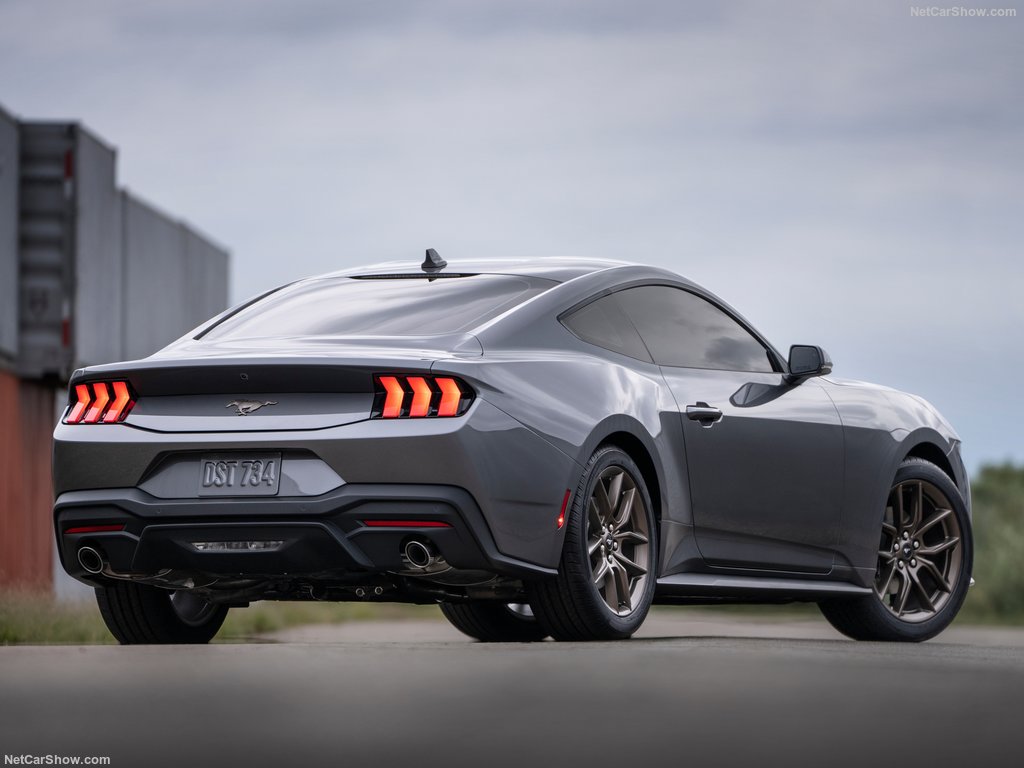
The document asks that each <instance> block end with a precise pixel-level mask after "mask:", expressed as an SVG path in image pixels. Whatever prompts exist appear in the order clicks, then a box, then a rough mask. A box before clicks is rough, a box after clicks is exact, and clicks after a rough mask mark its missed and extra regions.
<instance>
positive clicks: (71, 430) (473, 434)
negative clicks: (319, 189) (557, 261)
mask: <svg viewBox="0 0 1024 768" xmlns="http://www.w3.org/2000/svg"><path fill="white" fill-rule="evenodd" d="M459 280H461V282H458V281H459ZM473 281H475V282H473ZM553 285H554V283H553V282H551V281H548V280H539V279H530V278H524V277H521V276H507V275H477V274H475V275H465V276H460V277H459V278H450V277H449V278H445V279H444V280H438V279H436V278H435V279H433V280H431V279H430V278H428V277H426V276H408V275H407V276H402V277H399V276H395V275H388V276H366V275H363V276H359V277H350V276H341V277H334V278H329V279H322V280H317V281H304V282H302V283H298V284H294V285H293V286H288V287H287V288H285V289H282V291H281V292H278V293H276V294H271V296H269V297H267V298H264V299H263V300H262V301H260V302H257V303H256V304H253V305H250V306H248V307H245V308H243V309H242V310H241V311H239V312H235V313H228V314H227V315H225V316H223V317H222V318H220V319H219V320H218V321H217V322H216V323H214V324H212V325H211V326H208V327H206V328H204V329H201V330H200V331H199V332H198V333H196V334H194V335H192V336H189V337H186V338H185V339H183V340H182V341H180V342H178V343H176V344H175V345H172V347H169V348H168V349H166V350H164V351H163V352H161V353H160V354H158V355H156V356H154V357H152V358H149V359H147V360H143V361H137V362H132V363H124V364H117V365H109V366H100V367H95V368H89V369H84V370H81V371H78V372H76V374H75V376H74V377H73V379H72V381H71V386H70V392H69V401H68V406H67V408H66V410H65V413H64V415H63V418H62V420H61V423H60V424H59V425H58V426H57V429H56V431H55V434H54V439H55V444H54V482H55V489H56V493H57V499H56V503H55V507H54V515H55V527H56V534H57V541H58V546H59V551H60V557H61V562H62V564H63V566H64V568H65V569H66V570H67V571H68V572H69V573H70V574H72V575H73V576H75V577H76V578H79V579H80V580H82V581H85V582H87V583H90V584H94V585H98V586H102V585H104V584H108V583H110V582H111V580H131V581H135V582H141V583H144V584H153V585H158V586H165V587H170V588H173V589H184V590H194V591H197V592H201V593H202V594H205V595H207V596H209V597H212V598H215V599H217V600H219V601H222V602H225V603H229V604H230V603H242V602H246V601H248V600H252V599H265V598H278V599H297V598H304V597H322V598H326V599H350V598H358V597H367V596H369V597H376V598H380V599H391V600H410V601H420V600H432V599H435V598H437V597H439V596H444V595H446V594H447V595H451V594H461V595H468V594H472V593H473V592H474V590H476V591H491V592H493V591H495V590H499V591H500V590H508V591H509V593H510V594H512V593H514V592H515V590H516V586H515V585H516V583H517V582H518V581H519V580H521V579H523V578H528V577H530V576H535V575H541V574H550V573H551V572H552V571H553V568H554V566H555V564H556V563H557V561H558V553H559V551H560V545H561V536H562V533H563V532H562V530H561V529H560V528H559V526H558V524H557V520H558V516H559V512H560V506H561V503H562V502H563V500H564V497H565V491H566V488H567V487H568V483H569V482H570V479H571V478H572V477H573V476H574V473H575V471H576V469H575V467H574V462H573V461H572V459H570V458H569V457H568V456H566V455H565V454H564V453H562V452H560V451H559V450H557V449H555V448H553V447H552V446H551V445H550V444H549V443H548V442H547V441H545V440H543V439H542V438H541V437H539V436H537V435H536V434H535V433H534V432H533V431H531V430H529V429H526V428H525V427H524V426H523V425H522V424H520V423H519V422H518V421H516V420H515V419H514V418H512V417H511V416H509V415H508V414H506V413H505V412H503V411H502V410H499V409H498V408H496V407H495V406H494V405H492V404H491V403H490V402H489V401H488V391H489V390H490V389H492V388H493V386H494V385H493V383H489V382H487V381H483V380H480V379H479V378H476V377H474V376H473V375H472V373H471V371H472V367H471V366H470V367H469V368H468V370H469V371H470V373H467V366H466V365H464V364H461V365H459V366H457V367H458V368H459V373H458V375H455V374H454V373H452V372H451V371H449V370H446V363H449V364H450V363H451V362H452V361H454V360H458V361H460V362H461V363H464V362H465V361H467V360H473V359H477V358H479V357H480V355H481V353H482V350H481V348H480V346H479V343H477V342H476V341H475V338H474V337H473V335H472V333H471V331H472V329H473V327H474V326H475V325H478V324H480V323H481V322H489V321H491V320H493V319H494V318H495V317H497V316H499V315H500V314H501V313H502V312H508V311H510V310H512V309H514V308H515V307H516V306H518V304H520V303H522V302H524V301H527V300H528V299H529V298H531V297H532V296H535V295H537V294H539V293H541V292H543V291H545V290H547V289H548V288H550V287H551V286H553Z"/></svg>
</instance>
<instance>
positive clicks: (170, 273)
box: [5, 122, 229, 380]
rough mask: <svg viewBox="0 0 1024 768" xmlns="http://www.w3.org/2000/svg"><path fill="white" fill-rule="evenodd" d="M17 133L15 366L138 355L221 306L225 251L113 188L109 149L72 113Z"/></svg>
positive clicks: (62, 369) (58, 366)
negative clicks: (71, 117) (72, 117)
mask: <svg viewBox="0 0 1024 768" xmlns="http://www.w3.org/2000/svg"><path fill="white" fill-rule="evenodd" d="M20 144H21V146H20V213H19V230H20V258H19V264H20V269H19V276H18V281H19V284H20V292H19V309H18V316H19V318H20V322H19V334H18V338H17V347H18V349H17V361H18V363H17V372H18V374H19V375H20V376H22V377H23V378H32V379H43V378H55V379H57V380H66V379H67V377H68V376H69V375H70V374H71V372H72V371H73V370H74V369H75V368H79V367H82V366H87V365H97V364H100V363H108V362H114V361H118V360H125V359H134V358H140V357H146V356H148V355H150V354H152V353H153V352H155V351H157V350H158V349H160V348H161V347H162V346H164V345H165V344H167V343H169V342H171V341H173V340H174V339H176V338H178V337H179V336H181V334H183V333H185V332H186V331H188V330H189V329H191V328H193V327H195V326H196V325H199V324H200V323H201V322H203V321H204V320H206V319H207V318H209V317H210V316H212V315H214V314H216V313H218V312H220V311H221V310H223V309H224V308H225V307H226V305H227V296H228V258H229V257H228V253H227V251H226V250H225V249H224V248H222V247H220V246H218V245H216V244H215V243H213V242H212V241H210V240H209V238H207V237H204V236H203V235H201V234H199V233H198V232H196V231H195V230H194V229H192V228H190V227H189V226H188V225H186V224H184V223H183V222H181V221H178V220H177V219H174V218H172V217H170V216H168V215H167V214H165V213H163V212H161V211H159V210H158V209H156V208H155V207H153V206H152V205H150V204H148V203H145V202H143V201H141V200H140V199H139V198H138V197H136V196H135V195H134V194H132V193H129V192H126V191H121V190H119V189H118V188H117V179H116V160H117V158H116V154H115V152H114V150H113V149H112V148H110V147H108V146H107V145H105V144H104V143H103V142H102V141H101V140H99V139H98V138H96V137H95V136H93V135H92V134H91V133H89V131H87V130H86V129H85V128H83V127H82V126H80V125H78V124H77V123H40V122H26V123H22V124H21V131H20ZM5 327H6V325H5Z"/></svg>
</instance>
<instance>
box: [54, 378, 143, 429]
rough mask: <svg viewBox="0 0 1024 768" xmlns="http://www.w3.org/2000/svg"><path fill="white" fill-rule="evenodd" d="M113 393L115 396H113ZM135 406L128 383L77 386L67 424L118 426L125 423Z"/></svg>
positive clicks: (65, 421)
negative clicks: (121, 422) (122, 422)
mask: <svg viewBox="0 0 1024 768" xmlns="http://www.w3.org/2000/svg"><path fill="white" fill-rule="evenodd" d="M111 392H113V395H111ZM134 405H135V398H134V397H133V396H132V391H131V389H130V388H129V386H128V382H126V381H94V382H93V383H91V384H76V385H75V387H74V391H73V393H72V403H71V408H70V410H69V411H68V415H67V416H65V417H64V423H65V424H116V423H118V422H119V421H124V419H125V417H126V416H127V415H128V413H129V412H130V411H131V409H132V407H133V406H134Z"/></svg>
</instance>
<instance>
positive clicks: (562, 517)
mask: <svg viewBox="0 0 1024 768" xmlns="http://www.w3.org/2000/svg"><path fill="white" fill-rule="evenodd" d="M570 496H572V491H570V490H569V489H568V488H566V490H565V496H563V497H562V508H561V509H560V510H559V511H558V528H559V530H561V528H562V526H563V525H565V509H566V507H568V506H569V497H570Z"/></svg>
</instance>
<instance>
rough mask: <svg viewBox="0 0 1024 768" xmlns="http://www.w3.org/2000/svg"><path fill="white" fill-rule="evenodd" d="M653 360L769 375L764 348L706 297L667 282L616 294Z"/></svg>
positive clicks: (673, 364)
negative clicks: (669, 284)
mask: <svg viewBox="0 0 1024 768" xmlns="http://www.w3.org/2000/svg"><path fill="white" fill-rule="evenodd" d="M615 295H616V296H617V297H618V299H619V303H620V305H621V306H622V308H623V310H624V311H625V312H626V314H627V315H628V316H629V317H630V319H632V321H633V324H634V325H635V326H636V329H637V330H638V331H639V332H640V336H641V337H642V339H643V341H644V343H645V344H646V345H647V348H648V349H649V350H650V353H651V355H652V356H653V357H654V361H655V362H656V363H658V364H659V365H671V366H679V367H683V368H711V369H714V370H721V371H755V372H764V373H771V372H772V371H773V370H775V369H774V367H773V366H772V359H771V357H770V356H769V353H768V350H767V349H766V348H765V347H764V345H763V344H761V342H760V341H758V340H757V339H756V338H754V337H753V336H752V335H751V334H750V333H749V332H748V331H747V330H746V329H745V328H744V327H743V326H742V325H740V324H739V323H737V322H736V321H735V320H733V319H732V318H731V317H730V316H729V315H727V314H726V313H725V312H723V311H722V310H721V309H719V308H718V307H716V306H715V305H714V304H712V303H711V302H709V301H707V300H706V299H702V298H701V297H700V296H697V295H696V294H693V293H690V292H689V291H684V290H682V289H680V288H673V287H671V286H667V285H644V286H640V287H638V288H627V289H626V290H624V291H620V292H618V293H617V294H615Z"/></svg>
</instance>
